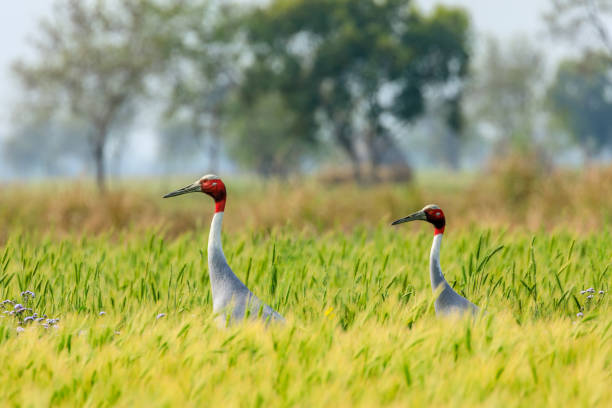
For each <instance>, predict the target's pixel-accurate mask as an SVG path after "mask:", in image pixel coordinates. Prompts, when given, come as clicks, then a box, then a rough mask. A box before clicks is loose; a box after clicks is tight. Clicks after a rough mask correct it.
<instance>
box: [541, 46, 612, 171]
mask: <svg viewBox="0 0 612 408" xmlns="http://www.w3.org/2000/svg"><path fill="white" fill-rule="evenodd" d="M610 62H611V61H610V57H609V56H608V55H604V54H601V53H597V54H586V55H585V56H584V57H583V58H581V59H579V60H566V61H564V62H562V63H561V64H560V65H559V68H558V69H557V75H556V77H555V80H554V82H553V84H552V86H551V88H550V89H549V93H548V96H549V100H550V102H551V104H552V107H553V110H554V112H555V113H556V117H557V122H558V123H560V124H562V125H563V126H564V127H565V128H566V129H568V130H569V131H570V132H571V133H572V135H573V136H574V138H575V140H576V141H577V142H578V143H579V145H580V146H581V147H582V149H583V152H584V154H585V157H586V158H587V160H590V159H593V158H594V157H595V156H596V154H597V153H599V152H600V150H601V149H604V148H610V147H612V64H611V63H610Z"/></svg>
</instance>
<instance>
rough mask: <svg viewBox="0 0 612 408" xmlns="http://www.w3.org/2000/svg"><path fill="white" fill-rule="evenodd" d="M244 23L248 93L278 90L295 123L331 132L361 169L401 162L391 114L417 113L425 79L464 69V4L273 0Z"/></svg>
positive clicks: (428, 82)
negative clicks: (422, 6) (427, 7)
mask: <svg viewBox="0 0 612 408" xmlns="http://www.w3.org/2000/svg"><path fill="white" fill-rule="evenodd" d="M243 26H244V27H246V30H247V35H248V40H249V43H250V44H251V48H252V51H253V54H254V57H253V59H254V62H253V64H252V65H251V66H250V67H249V69H248V70H247V72H246V74H245V81H244V82H243V83H242V89H241V90H242V92H241V95H242V98H243V99H244V100H245V101H247V102H248V101H250V100H255V99H256V98H257V95H258V94H260V93H265V92H270V91H274V92H278V93H279V95H281V96H282V98H283V101H284V103H285V105H286V106H287V108H288V109H290V110H291V111H293V112H294V113H295V117H296V123H295V125H296V126H295V129H296V131H297V132H299V134H300V135H302V137H304V138H309V137H313V135H314V134H319V135H320V136H327V137H328V138H329V139H331V140H332V141H333V142H334V143H335V144H336V145H337V146H339V147H340V149H342V150H343V151H344V152H345V153H346V155H347V157H348V158H349V159H350V161H351V163H352V164H353V167H354V172H355V175H356V176H357V177H359V176H360V175H361V173H360V169H361V167H362V164H365V165H366V167H367V168H374V167H376V166H379V165H381V164H383V163H401V164H405V158H404V156H403V154H402V153H401V151H400V149H399V148H398V146H397V143H396V139H395V137H394V135H393V134H391V132H390V129H389V126H388V125H387V124H386V122H388V121H389V120H390V119H394V120H397V121H401V122H408V121H411V120H413V119H414V118H416V117H418V115H420V114H421V113H422V112H423V110H424V104H425V99H424V92H425V89H426V88H427V87H429V86H433V85H440V84H444V83H448V82H449V81H453V80H457V79H461V78H463V77H464V76H465V75H466V73H467V63H468V60H469V53H468V49H467V42H468V18H467V15H466V14H465V13H464V12H463V11H461V10H458V9H448V8H444V7H438V8H437V9H436V10H435V11H434V12H433V14H432V15H430V16H425V15H423V14H421V13H420V12H419V11H418V10H417V9H416V8H415V7H412V6H410V5H408V4H407V2H406V1H400V0H388V1H384V2H381V1H373V0H290V1H288V0H275V1H272V2H271V3H269V4H268V5H266V6H265V7H261V8H258V9H257V10H256V11H254V12H253V13H251V14H250V15H249V17H248V18H247V19H246V21H245V23H244V24H243ZM460 99H461V98H460V96H459V94H458V93H456V94H454V95H451V98H450V100H451V101H452V102H451V103H459V102H460ZM453 112H454V113H453V115H454V114H456V113H457V112H459V111H458V110H454V111H453ZM451 116H452V115H451ZM456 119H457V117H456V116H453V117H452V118H450V117H449V124H451V125H457V124H458V123H459V121H457V120H456Z"/></svg>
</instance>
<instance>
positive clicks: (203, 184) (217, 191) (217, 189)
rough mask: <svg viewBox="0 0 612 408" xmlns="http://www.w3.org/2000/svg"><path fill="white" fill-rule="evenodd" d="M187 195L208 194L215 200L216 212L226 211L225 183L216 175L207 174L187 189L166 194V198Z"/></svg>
mask: <svg viewBox="0 0 612 408" xmlns="http://www.w3.org/2000/svg"><path fill="white" fill-rule="evenodd" d="M187 193H204V194H208V195H209V196H211V197H212V198H213V199H214V200H215V212H223V211H224V210H225V200H226V198H227V193H226V190H225V184H223V181H221V179H220V178H219V177H218V176H215V175H214V174H207V175H206V176H204V177H202V178H200V179H199V180H198V181H196V182H194V183H192V184H190V185H188V186H186V187H183V188H180V189H178V190H176V191H173V192H171V193H168V194H166V195H165V196H164V198H169V197H176V196H178V195H181V194H187Z"/></svg>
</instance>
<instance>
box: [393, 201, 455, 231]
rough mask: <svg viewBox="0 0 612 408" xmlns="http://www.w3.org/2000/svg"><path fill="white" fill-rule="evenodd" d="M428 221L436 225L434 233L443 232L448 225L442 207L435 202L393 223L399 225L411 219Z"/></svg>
mask: <svg viewBox="0 0 612 408" xmlns="http://www.w3.org/2000/svg"><path fill="white" fill-rule="evenodd" d="M417 220H421V221H427V222H429V223H430V224H432V225H433V226H434V235H438V234H442V233H443V232H444V227H445V226H446V219H445V218H444V212H443V211H442V209H441V208H440V207H438V206H437V205H435V204H430V205H427V206H425V208H423V209H422V210H421V211H417V212H415V213H414V214H410V215H409V216H407V217H404V218H400V219H399V220H396V221H393V223H391V225H397V224H401V223H404V222H409V221H417Z"/></svg>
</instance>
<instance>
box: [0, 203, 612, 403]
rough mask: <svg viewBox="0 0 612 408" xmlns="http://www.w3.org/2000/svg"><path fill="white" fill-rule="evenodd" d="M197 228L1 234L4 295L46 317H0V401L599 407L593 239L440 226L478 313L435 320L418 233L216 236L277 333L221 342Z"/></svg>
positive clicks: (602, 251) (606, 390)
mask: <svg viewBox="0 0 612 408" xmlns="http://www.w3.org/2000/svg"><path fill="white" fill-rule="evenodd" d="M198 198H199V197H198ZM206 204H210V203H208V202H207V201H205V199H202V205H203V206H205V205H206ZM409 210H410V211H412V210H413V209H412V208H411V209H409ZM202 212H203V214H202V217H204V218H206V219H208V217H209V215H210V214H209V213H207V212H205V211H202ZM404 212H405V213H406V214H407V213H408V212H409V211H408V210H406V211H404ZM228 214H229V213H228ZM398 215H405V214H404V213H401V214H398ZM228 217H230V215H228ZM206 233H207V227H206V226H205V227H202V228H197V229H195V230H194V231H191V232H186V233H183V234H181V235H178V237H173V238H163V234H162V233H160V232H155V231H149V232H142V233H135V232H132V231H130V230H129V229H128V230H124V231H119V232H114V233H108V234H97V235H95V236H93V237H87V236H85V234H78V233H72V234H71V235H64V236H57V235H49V234H48V235H46V237H45V238H41V237H40V236H38V235H36V234H29V233H27V232H24V231H13V232H11V233H9V234H8V238H7V239H6V240H5V242H4V243H3V244H2V246H0V293H1V297H2V299H13V300H17V301H19V300H21V295H20V293H21V292H22V291H24V290H32V291H33V292H35V293H36V297H35V298H34V299H33V300H31V301H30V302H29V303H28V304H25V305H26V306H31V307H32V308H33V311H34V312H38V313H40V314H43V313H44V314H47V315H48V317H50V318H51V317H52V318H60V321H59V323H58V324H57V325H56V326H51V327H49V328H44V327H43V326H42V325H41V324H40V323H33V324H26V325H25V326H24V327H25V331H23V332H20V333H18V332H17V325H18V322H17V319H16V318H15V317H14V316H8V315H6V314H5V315H6V317H2V318H0V361H2V370H0V383H1V384H2V386H1V387H0V401H2V405H3V406H19V407H30V406H34V407H36V406H49V405H53V406H143V407H148V406H304V407H311V406H334V407H338V406H341V407H344V406H378V405H386V406H408V405H410V406H424V405H428V406H436V407H439V406H459V405H463V406H496V407H499V406H505V407H511V406H547V405H548V406H551V405H554V406H598V407H601V406H612V401H611V400H610V389H611V385H612V374H611V373H612V327H611V326H612V307H611V303H610V300H609V299H610V296H609V294H608V290H609V286H610V272H609V264H610V254H611V251H612V243H611V239H610V238H611V236H610V233H609V232H608V230H607V229H606V231H605V232H599V233H596V232H593V233H588V234H581V235H577V234H575V233H572V232H567V231H563V230H557V231H555V232H554V233H548V232H536V233H531V232H528V231H527V230H517V231H506V232H504V231H503V230H502V229H499V228H496V229H483V228H474V227H472V228H460V229H459V230H453V228H452V225H451V226H450V227H449V228H448V229H447V234H446V237H445V242H444V244H443V248H442V267H443V269H444V271H445V274H446V276H447V279H448V280H449V282H450V283H451V284H452V285H453V286H454V287H455V288H456V289H457V290H458V291H459V292H460V293H462V294H464V295H465V296H467V297H468V298H469V299H471V300H472V301H474V302H475V303H477V304H478V305H480V306H482V307H484V308H485V309H486V310H487V311H488V313H487V315H486V316H484V317H483V318H481V319H479V320H478V321H476V322H472V321H469V320H445V319H439V318H436V317H435V315H434V311H433V304H432V300H433V297H432V293H431V289H430V286H429V277H428V269H427V262H428V254H429V245H430V243H431V231H430V227H429V226H428V225H426V224H424V223H423V224H420V225H418V226H411V227H409V228H408V227H407V228H391V227H388V226H386V225H385V224H384V223H381V224H379V225H377V226H374V227H371V228H366V227H357V228H355V229H352V230H351V231H349V232H341V231H340V230H336V231H333V230H330V231H327V232H322V233H313V232H312V231H309V230H304V229H297V228H295V227H291V226H285V227H276V228H273V229H272V230H266V231H262V230H258V229H246V230H244V231H242V232H239V231H236V232H230V233H229V234H226V235H225V237H224V246H225V253H226V255H227V257H228V261H229V263H230V265H232V267H233V269H234V271H235V272H236V273H237V275H238V276H239V277H240V278H241V279H243V280H244V281H246V282H247V284H248V285H249V286H250V287H251V289H252V290H253V291H254V292H255V293H256V294H258V295H259V296H260V297H261V298H262V299H263V300H264V301H266V302H268V303H270V305H271V306H273V307H274V308H276V309H277V310H278V311H279V312H281V313H282V314H283V315H285V317H286V318H287V321H288V323H287V324H286V326H284V327H271V328H268V329H266V328H264V327H262V326H261V325H256V324H250V325H242V326H234V327H231V328H229V329H225V330H223V329H218V328H217V327H216V325H215V323H214V321H213V319H212V318H211V316H210V311H211V301H210V290H209V284H208V271H207V266H206V249H205V248H206V239H207V235H206ZM502 246H503V247H502ZM589 287H593V288H595V289H596V290H597V291H599V290H604V291H605V294H603V295H600V294H599V293H598V292H596V293H595V294H594V296H593V298H592V299H590V300H588V299H587V297H586V296H587V295H586V294H581V293H580V291H581V290H582V289H587V288H589ZM579 310H582V311H583V313H584V317H582V318H579V317H577V316H576V314H577V313H578V312H579ZM102 311H104V312H105V315H103V316H100V312H102ZM160 313H165V316H164V317H161V318H159V319H158V318H157V316H158V314H160Z"/></svg>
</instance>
